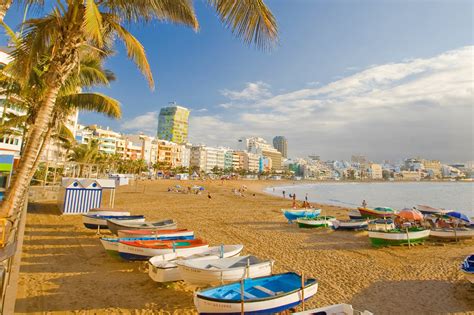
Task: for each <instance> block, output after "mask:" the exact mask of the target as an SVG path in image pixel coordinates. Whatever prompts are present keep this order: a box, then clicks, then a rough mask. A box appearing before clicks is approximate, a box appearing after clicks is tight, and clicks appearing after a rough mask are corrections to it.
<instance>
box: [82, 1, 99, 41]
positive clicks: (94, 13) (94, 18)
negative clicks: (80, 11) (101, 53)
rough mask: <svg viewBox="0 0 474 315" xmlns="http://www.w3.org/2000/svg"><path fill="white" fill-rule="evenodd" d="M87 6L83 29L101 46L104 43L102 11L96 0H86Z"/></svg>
mask: <svg viewBox="0 0 474 315" xmlns="http://www.w3.org/2000/svg"><path fill="white" fill-rule="evenodd" d="M85 6H86V8H85V11H84V19H83V23H82V30H83V32H85V33H86V34H87V35H88V36H89V37H91V38H93V39H94V40H95V42H96V43H97V44H98V45H99V47H100V46H102V44H103V40H102V15H101V12H100V11H99V8H98V6H97V5H96V4H95V2H94V0H86V1H85Z"/></svg>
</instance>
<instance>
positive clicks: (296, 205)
mask: <svg viewBox="0 0 474 315" xmlns="http://www.w3.org/2000/svg"><path fill="white" fill-rule="evenodd" d="M282 194H283V198H286V192H285V191H284V190H283V191H282ZM288 197H290V199H292V200H293V205H292V207H293V208H297V207H298V204H297V203H296V194H295V193H293V194H292V193H290V194H288ZM301 208H311V204H310V203H309V201H308V194H305V196H304V201H303V204H302V205H301Z"/></svg>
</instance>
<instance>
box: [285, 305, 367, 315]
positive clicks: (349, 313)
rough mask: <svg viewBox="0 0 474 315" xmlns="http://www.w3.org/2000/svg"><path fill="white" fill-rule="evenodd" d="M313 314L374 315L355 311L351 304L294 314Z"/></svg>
mask: <svg viewBox="0 0 474 315" xmlns="http://www.w3.org/2000/svg"><path fill="white" fill-rule="evenodd" d="M311 314H325V315H373V313H371V312H369V311H357V310H354V308H353V307H352V305H350V304H334V305H329V306H324V307H321V308H314V309H312V310H307V311H303V312H298V313H293V315H311Z"/></svg>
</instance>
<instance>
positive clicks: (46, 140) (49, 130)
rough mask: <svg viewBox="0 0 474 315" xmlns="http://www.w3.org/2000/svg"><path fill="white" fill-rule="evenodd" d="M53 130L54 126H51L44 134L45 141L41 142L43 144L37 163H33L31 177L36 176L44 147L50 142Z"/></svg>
mask: <svg viewBox="0 0 474 315" xmlns="http://www.w3.org/2000/svg"><path fill="white" fill-rule="evenodd" d="M52 131H53V128H52V127H51V126H50V127H49V128H48V131H47V132H46V134H45V136H44V140H43V143H41V146H40V148H39V151H38V156H37V157H36V160H35V164H34V165H33V168H32V170H31V174H30V175H31V177H30V178H33V176H35V173H36V170H37V169H38V166H39V163H40V161H41V154H43V151H44V148H45V147H46V144H47V143H48V141H49V139H50V138H51V132H52ZM30 181H31V179H30Z"/></svg>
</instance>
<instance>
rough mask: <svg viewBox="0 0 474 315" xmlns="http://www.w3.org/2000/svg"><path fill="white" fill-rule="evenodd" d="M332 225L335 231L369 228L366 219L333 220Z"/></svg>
mask: <svg viewBox="0 0 474 315" xmlns="http://www.w3.org/2000/svg"><path fill="white" fill-rule="evenodd" d="M332 224H333V225H334V228H335V229H337V230H353V231H354V230H366V229H367V228H368V227H369V223H368V222H367V219H357V220H334V221H333V222H332Z"/></svg>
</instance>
